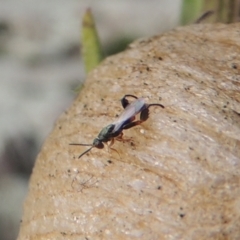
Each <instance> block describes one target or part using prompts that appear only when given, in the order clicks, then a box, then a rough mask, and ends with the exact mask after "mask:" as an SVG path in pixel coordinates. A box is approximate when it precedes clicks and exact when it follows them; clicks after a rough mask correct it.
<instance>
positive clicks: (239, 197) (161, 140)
mask: <svg viewBox="0 0 240 240" xmlns="http://www.w3.org/2000/svg"><path fill="white" fill-rule="evenodd" d="M239 27H240V25H239V24H232V25H223V24H217V25H193V26H189V27H182V28H178V29H175V30H172V31H170V32H168V33H165V34H162V35H160V36H155V37H152V38H148V39H142V40H139V41H137V42H135V43H133V44H132V45H131V47H130V48H129V49H128V50H126V51H125V52H123V53H120V54H118V55H115V56H112V57H110V58H107V59H106V60H105V61H104V62H103V63H102V64H101V65H100V66H99V67H98V68H97V69H95V70H94V71H93V72H92V73H91V74H90V75H89V77H88V79H87V80H86V82H85V86H84V89H83V90H82V91H81V93H80V94H79V96H78V98H77V99H76V100H75V102H74V103H73V105H72V106H71V108H70V109H69V110H68V111H67V112H65V113H63V114H62V116H61V117H60V119H59V120H58V121H57V123H56V125H55V128H54V130H53V131H52V133H51V134H50V136H49V137H48V139H47V140H46V142H45V144H44V146H43V148H42V150H41V152H40V154H39V156H38V159H37V162H36V165H35V168H34V171H33V174H32V178H31V182H30V190H29V194H28V197H27V199H26V202H25V209H24V216H23V221H22V224H21V230H20V234H19V237H18V239H140V238H141V239H239V238H240V230H239V229H240V221H239V220H240V207H239V206H240V187H239V186H240V170H239V169H240V104H239V102H240V84H239V83H240V54H239V53H240V31H239ZM127 93H130V94H135V95H137V96H139V97H144V98H145V99H146V101H147V102H148V103H161V104H163V105H164V106H165V109H161V108H157V107H154V108H151V109H150V117H149V119H148V120H147V121H146V122H145V123H143V124H142V125H141V126H137V127H135V128H132V129H129V130H126V131H124V136H125V137H126V138H131V139H132V140H131V141H129V142H125V143H122V142H116V143H115V144H114V149H116V150H117V151H118V153H119V154H117V153H116V152H115V151H110V152H108V151H107V148H106V147H105V148H104V149H103V150H99V149H93V150H92V151H91V152H90V153H88V154H86V155H84V156H83V157H82V158H81V159H78V156H79V154H80V153H82V152H83V151H84V150H86V149H87V147H81V146H80V147H76V146H70V145H69V143H73V142H79V143H91V142H92V140H93V139H94V138H95V137H96V136H97V134H98V133H99V131H100V130H101V129H102V128H103V127H104V126H106V125H108V124H109V123H111V122H113V121H114V120H115V119H116V116H117V115H119V114H120V113H121V111H122V107H121V105H120V102H119V99H120V98H121V97H122V96H123V95H124V94H127Z"/></svg>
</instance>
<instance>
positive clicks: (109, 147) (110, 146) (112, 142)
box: [107, 138, 120, 157]
mask: <svg viewBox="0 0 240 240" xmlns="http://www.w3.org/2000/svg"><path fill="white" fill-rule="evenodd" d="M113 144H114V138H112V139H111V142H110V143H109V144H107V146H108V152H109V149H110V150H113V151H114V152H116V153H117V154H118V155H119V157H120V154H119V152H118V151H117V150H116V149H115V148H112V145H113Z"/></svg>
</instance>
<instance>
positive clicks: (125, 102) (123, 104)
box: [121, 94, 138, 108]
mask: <svg viewBox="0 0 240 240" xmlns="http://www.w3.org/2000/svg"><path fill="white" fill-rule="evenodd" d="M126 97H132V98H135V99H138V97H136V96H134V95H131V94H126V95H125V96H124V97H123V98H122V99H121V103H122V106H123V108H126V107H127V106H128V104H129V101H128V100H127V99H126Z"/></svg>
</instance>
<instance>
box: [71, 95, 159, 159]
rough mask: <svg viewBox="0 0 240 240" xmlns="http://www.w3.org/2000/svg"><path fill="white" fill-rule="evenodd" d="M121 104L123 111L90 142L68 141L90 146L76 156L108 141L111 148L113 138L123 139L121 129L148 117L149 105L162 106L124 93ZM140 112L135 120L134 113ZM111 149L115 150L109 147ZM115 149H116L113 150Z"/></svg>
mask: <svg viewBox="0 0 240 240" xmlns="http://www.w3.org/2000/svg"><path fill="white" fill-rule="evenodd" d="M128 97H132V98H134V99H136V100H134V101H133V102H131V103H130V102H129V101H128V100H127V98H128ZM121 103H122V106H123V108H124V111H123V112H122V113H121V115H120V116H119V117H118V119H117V120H116V121H115V122H113V123H112V124H109V125H107V126H106V127H104V128H103V129H102V130H101V131H100V133H99V134H98V136H97V137H96V138H95V139H94V140H93V143H92V144H82V143H70V145H77V146H90V148H89V149H88V150H86V151H85V152H83V153H82V154H81V155H80V156H79V157H78V158H80V157H82V156H83V155H84V154H86V153H88V152H89V151H91V149H92V148H94V147H96V148H98V149H102V148H104V144H103V143H108V142H110V143H109V144H108V147H109V148H111V146H112V145H113V143H114V139H116V140H118V141H124V140H123V139H122V135H123V133H122V131H123V130H126V129H129V128H132V127H134V126H137V125H139V124H141V123H142V122H144V121H146V120H147V119H148V117H149V108H150V107H151V106H159V107H161V108H164V106H163V105H162V104H159V103H152V104H147V103H145V100H144V98H138V97H136V96H134V95H131V94H126V95H125V96H124V97H123V98H122V99H121ZM138 113H140V119H139V120H135V117H136V115H137V114H138ZM111 149H112V150H115V149H113V148H111ZM115 151H116V150H115Z"/></svg>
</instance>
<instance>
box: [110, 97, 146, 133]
mask: <svg viewBox="0 0 240 240" xmlns="http://www.w3.org/2000/svg"><path fill="white" fill-rule="evenodd" d="M145 107H146V104H145V100H144V98H138V99H137V100H136V101H134V102H132V103H130V104H129V105H128V106H127V107H126V108H125V109H124V111H123V112H122V113H121V115H120V116H119V118H118V119H117V120H116V121H115V122H114V123H113V124H114V125H115V126H114V129H113V131H112V132H116V131H118V130H119V129H121V128H122V126H123V125H125V124H127V123H128V122H131V121H133V120H134V118H135V116H136V115H137V114H138V113H139V112H141V111H142V110H143V109H144V108H145Z"/></svg>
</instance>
